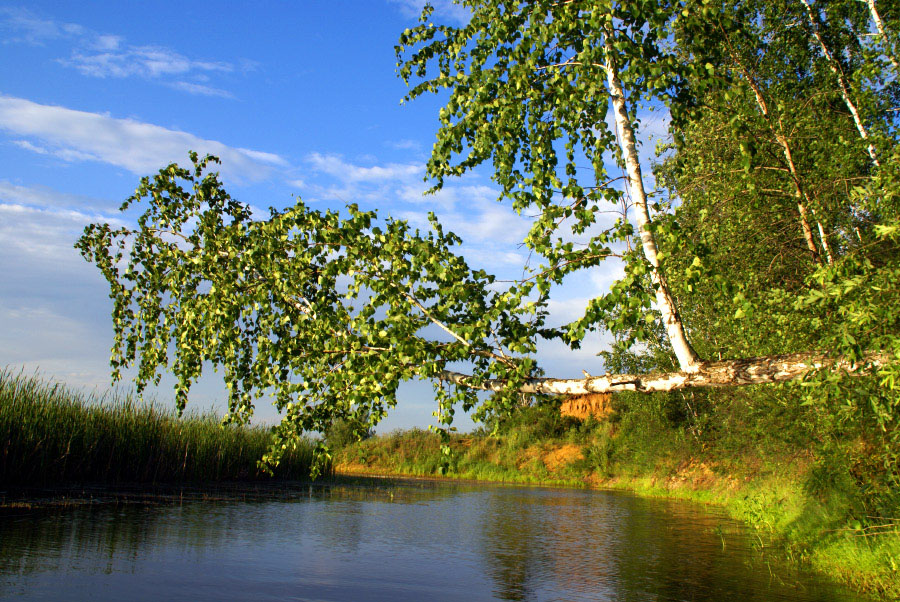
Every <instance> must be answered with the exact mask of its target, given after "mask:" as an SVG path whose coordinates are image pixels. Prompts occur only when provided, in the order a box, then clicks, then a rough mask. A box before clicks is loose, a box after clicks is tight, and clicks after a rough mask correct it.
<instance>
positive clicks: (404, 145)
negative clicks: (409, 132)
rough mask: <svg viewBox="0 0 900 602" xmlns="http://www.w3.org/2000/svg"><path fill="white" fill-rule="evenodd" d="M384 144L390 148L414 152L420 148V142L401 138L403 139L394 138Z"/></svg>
mask: <svg viewBox="0 0 900 602" xmlns="http://www.w3.org/2000/svg"><path fill="white" fill-rule="evenodd" d="M385 144H386V146H388V147H389V148H392V149H394V150H409V151H414V152H420V151H421V150H422V144H421V143H419V142H418V141H416V140H410V139H403V140H394V141H391V142H386V143H385Z"/></svg>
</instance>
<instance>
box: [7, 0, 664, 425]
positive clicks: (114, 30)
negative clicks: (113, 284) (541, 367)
mask: <svg viewBox="0 0 900 602" xmlns="http://www.w3.org/2000/svg"><path fill="white" fill-rule="evenodd" d="M422 4H423V2H420V1H418V0H332V1H319V0H307V1H303V2H296V1H295V2H259V3H253V4H252V9H251V8H249V6H250V5H248V4H247V3H241V2H232V3H222V2H217V3H212V2H192V3H187V4H185V3H177V4H176V3H164V2H140V3H138V2H116V3H111V2H85V3H61V2H39V1H30V2H28V3H27V4H7V3H0V271H2V273H3V278H2V280H0V366H4V365H6V366H9V367H10V368H12V369H15V370H18V369H24V370H26V371H27V372H33V371H35V370H37V371H39V373H40V374H42V375H44V376H46V377H48V378H52V379H55V380H58V381H61V382H66V383H68V384H71V385H74V386H79V387H86V388H93V389H98V390H105V389H106V388H108V386H109V367H108V363H107V362H108V355H109V347H110V345H111V342H112V329H111V326H110V321H109V312H110V307H111V306H110V302H109V300H108V298H107V293H108V289H107V287H106V284H105V282H104V281H103V280H102V279H101V277H100V275H99V273H98V272H97V271H96V269H95V268H93V267H92V266H90V265H88V264H86V263H85V262H84V261H83V260H82V259H81V257H80V255H79V254H78V253H77V251H75V250H74V249H73V248H72V244H73V243H74V241H75V239H76V238H77V237H78V236H79V234H80V233H81V230H82V229H83V228H84V226H85V225H86V224H88V223H90V222H93V221H112V222H116V221H117V220H118V221H125V222H128V220H130V219H133V215H131V216H129V215H124V216H123V215H120V214H119V213H118V212H117V208H118V206H119V205H120V204H121V202H122V201H123V200H124V199H125V198H126V197H128V196H129V195H130V194H131V193H132V192H133V191H134V188H135V187H136V185H137V183H138V180H139V178H140V176H143V175H148V174H151V173H153V172H155V171H156V170H158V169H159V168H160V167H162V166H164V165H166V164H168V163H170V162H172V161H180V162H186V161H187V152H188V150H196V151H198V152H201V153H204V152H211V153H213V154H216V155H219V156H220V157H221V158H222V160H223V165H222V168H221V172H222V175H223V178H224V179H225V181H226V183H227V186H228V188H229V191H230V192H231V193H232V195H233V196H234V197H235V198H237V199H239V200H241V201H244V202H247V203H250V204H252V205H255V206H259V207H267V206H276V207H283V206H286V205H288V204H291V203H292V202H293V195H300V196H301V197H302V198H303V199H304V201H306V202H308V203H311V204H312V205H313V206H314V207H317V208H322V209H324V208H328V207H334V208H337V207H341V206H343V205H345V204H347V203H351V202H356V203H359V204H360V205H361V206H363V207H364V208H377V209H379V211H380V212H381V214H382V215H386V214H390V215H393V216H395V217H403V218H406V219H409V220H410V221H411V222H412V223H414V224H417V225H424V224H425V215H426V214H427V212H428V211H431V210H433V211H435V212H436V213H437V214H438V216H439V218H440V219H441V221H442V222H443V223H444V224H445V226H446V227H447V228H449V229H451V230H453V231H454V232H456V233H457V234H459V235H460V236H462V238H463V240H464V241H465V251H464V254H465V255H466V257H467V258H468V259H469V261H470V262H471V263H472V264H473V265H475V266H477V267H484V268H486V269H488V271H491V272H494V273H499V274H501V275H504V274H506V275H512V274H517V273H518V274H520V273H521V267H522V265H523V263H524V261H525V253H524V252H523V250H522V249H520V248H519V247H518V245H517V243H518V242H519V241H521V239H522V237H523V235H524V233H525V232H526V230H527V228H528V221H527V219H526V218H524V217H520V216H517V215H516V214H515V213H513V212H512V211H511V210H510V209H509V208H508V207H507V206H505V205H502V204H498V203H497V202H496V192H495V188H494V186H493V185H492V183H491V181H490V178H489V174H488V173H476V174H474V175H472V176H469V177H466V178H465V179H463V180H460V181H456V182H452V183H450V184H449V185H448V186H447V187H446V189H445V190H444V191H442V192H441V193H440V194H439V195H437V196H429V197H423V196H422V191H423V190H425V189H426V188H427V187H428V185H427V184H426V183H424V182H423V176H424V163H425V160H426V159H427V155H428V150H429V149H430V147H431V144H432V141H433V140H434V133H435V131H436V127H437V123H438V122H437V111H438V108H439V107H440V99H439V98H428V99H422V100H417V101H416V102H414V103H412V104H405V105H403V106H401V105H400V100H401V98H402V97H403V95H404V94H405V91H406V88H405V85H404V84H403V82H402V81H400V80H399V79H398V78H397V77H396V74H395V58H394V50H393V47H394V44H395V43H396V40H397V38H398V36H399V34H400V32H402V31H403V29H405V28H406V27H410V26H411V25H413V24H414V23H415V22H416V19H417V15H418V13H419V10H420V7H421V5H422ZM436 8H437V10H436V17H435V18H436V19H440V20H442V21H445V22H450V23H455V24H459V23H462V22H464V21H465V18H466V13H465V11H464V9H462V8H460V7H458V6H454V5H451V4H450V3H449V2H446V1H439V2H436ZM645 121H646V120H645ZM663 121H664V120H663ZM663 121H660V122H659V123H657V125H660V124H663V125H664V123H663ZM618 273H620V272H619V267H618V266H616V265H610V266H608V267H607V268H604V269H601V270H598V271H596V272H595V273H592V274H589V275H585V276H584V277H583V278H582V279H581V280H580V281H579V282H578V283H576V284H574V285H568V286H567V287H564V288H563V289H561V290H560V295H559V296H558V297H557V298H556V300H555V301H554V305H553V309H554V315H556V316H558V320H559V321H560V322H563V321H568V320H571V319H573V318H575V317H576V316H577V312H578V310H579V309H582V308H583V307H584V303H585V301H586V300H587V299H588V298H590V297H592V296H595V295H597V294H599V293H601V292H603V291H604V290H605V289H606V288H607V287H608V285H609V283H610V282H611V281H612V279H614V278H615V277H616V276H617V274H618ZM602 340H603V337H602V336H601V335H596V336H595V337H594V338H593V339H592V342H593V343H594V344H592V345H588V346H587V349H585V350H583V351H579V352H577V353H574V354H573V353H571V352H566V350H564V349H561V348H559V347H557V346H552V345H551V346H548V347H547V348H546V349H543V350H542V352H541V360H542V361H543V362H544V364H545V365H546V366H547V367H548V372H549V373H551V374H552V375H554V376H579V375H580V374H581V370H582V369H586V370H588V371H589V372H592V373H599V372H602V366H599V367H598V360H597V359H596V358H595V357H594V354H595V353H596V352H597V351H599V350H600V347H599V345H600V344H602ZM216 376H217V375H215V374H213V375H211V377H206V376H204V378H203V380H202V382H201V383H200V384H199V385H198V386H197V387H196V389H195V392H194V394H193V395H192V401H191V403H192V404H193V405H194V406H195V407H198V408H201V409H206V408H209V407H214V408H218V409H221V408H222V407H223V403H222V399H223V398H224V394H223V391H224V389H223V388H222V387H221V383H220V379H218V378H216ZM156 395H157V397H158V398H159V399H160V400H162V401H164V402H166V403H169V402H170V400H171V398H172V397H171V393H170V391H169V390H168V389H167V388H165V387H163V388H161V389H160V390H159V391H158V392H156ZM430 395H431V389H430V386H428V385H425V384H423V383H413V384H411V385H409V386H406V387H404V388H403V390H402V391H401V404H400V405H399V406H398V408H397V409H396V410H395V411H394V413H393V414H392V415H391V416H390V417H389V418H388V419H387V420H386V421H385V422H384V423H383V425H382V427H381V428H380V429H379V430H382V431H384V430H390V429H393V428H398V427H409V426H413V425H416V426H426V425H428V424H431V423H433V418H432V417H431V412H432V411H433V410H434V409H435V404H434V403H433V401H432V400H431V397H430ZM257 416H258V418H259V419H260V420H263V421H273V420H275V419H276V418H277V416H276V413H275V411H274V409H272V408H271V407H270V406H269V405H268V403H267V402H266V401H264V400H263V401H261V402H260V403H259V404H258V409H257ZM469 425H470V423H469V422H467V421H465V420H463V421H462V422H461V424H460V426H461V427H462V428H466V427H467V426H469Z"/></svg>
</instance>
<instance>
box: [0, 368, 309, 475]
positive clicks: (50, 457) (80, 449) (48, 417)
mask: <svg viewBox="0 0 900 602" xmlns="http://www.w3.org/2000/svg"><path fill="white" fill-rule="evenodd" d="M270 441H271V438H270V434H269V431H268V429H266V428H264V427H244V426H234V425H229V426H226V427H223V426H222V424H221V419H220V418H219V417H217V416H214V415H212V414H202V415H198V414H187V415H185V416H183V417H178V416H176V414H175V412H174V411H172V410H168V409H164V408H162V407H160V406H159V405H156V404H153V403H140V402H138V401H136V400H134V399H133V398H131V397H128V396H107V397H103V398H99V397H96V396H90V395H84V394H82V393H79V392H77V391H75V390H73V389H70V388H67V387H65V386H62V385H59V384H54V383H51V382H47V381H44V380H42V379H40V378H38V377H36V376H26V375H23V374H14V373H11V372H9V371H5V370H0V484H2V485H3V486H4V487H46V486H59V485H66V484H73V483H87V484H104V485H117V484H130V485H131V484H142V483H217V482H225V481H255V480H268V479H269V478H270V477H268V475H265V474H263V473H261V472H260V471H259V470H258V468H257V461H258V460H259V459H260V458H261V457H262V456H263V454H264V453H265V451H266V449H267V448H268V446H269V444H270ZM312 447H313V446H312V444H310V443H308V442H303V443H301V444H300V445H298V446H297V447H296V448H295V449H293V450H289V452H288V453H286V454H285V456H284V459H283V460H282V462H281V465H280V466H279V467H278V469H277V470H276V474H275V477H276V478H278V479H297V480H302V479H307V478H309V470H310V465H311V462H312Z"/></svg>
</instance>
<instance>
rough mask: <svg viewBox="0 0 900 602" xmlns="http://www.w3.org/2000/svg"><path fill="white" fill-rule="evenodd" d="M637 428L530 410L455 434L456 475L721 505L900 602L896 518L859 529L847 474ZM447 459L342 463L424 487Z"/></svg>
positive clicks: (429, 442) (428, 441) (419, 450)
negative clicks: (412, 479)
mask: <svg viewBox="0 0 900 602" xmlns="http://www.w3.org/2000/svg"><path fill="white" fill-rule="evenodd" d="M632 418H634V416H631V417H629V416H628V414H625V415H624V416H623V415H621V414H620V415H619V417H618V418H615V419H613V420H611V421H606V422H603V423H600V422H595V421H589V422H586V423H582V422H578V421H575V420H574V419H566V418H561V417H560V416H559V415H558V412H557V413H555V414H554V413H553V411H552V408H551V411H547V410H544V409H540V408H530V409H528V410H526V411H524V412H523V413H522V415H520V416H518V417H517V418H515V419H514V420H513V421H511V423H509V424H507V425H506V426H505V427H504V428H503V429H501V433H500V434H499V435H498V436H493V437H491V436H487V435H486V434H485V433H483V432H481V433H479V432H476V433H474V434H470V435H454V436H453V438H452V441H451V449H452V454H451V456H450V458H449V466H448V468H449V471H448V472H447V474H446V476H450V477H458V478H466V479H483V480H491V481H505V482H517V483H543V484H558V485H575V486H590V487H601V488H618V489H627V490H632V491H635V492H637V493H639V494H641V495H648V496H664V497H676V498H683V499H691V500H695V501H699V502H705V503H714V504H717V505H721V506H724V507H725V508H726V509H727V511H728V512H729V513H730V514H731V515H732V516H734V517H735V518H738V519H741V520H743V521H745V522H747V523H748V524H749V525H751V526H752V527H753V528H754V529H756V530H758V533H759V535H760V538H759V541H760V542H763V541H765V542H766V545H767V546H775V547H777V548H779V549H781V550H782V551H783V553H784V554H785V555H787V556H788V557H790V558H792V559H793V560H795V561H797V562H799V563H801V564H803V565H806V566H808V567H811V568H812V569H814V570H818V571H821V572H824V573H826V574H829V575H832V576H834V577H836V578H838V579H839V580H841V581H843V582H845V583H849V584H851V585H853V586H855V587H856V588H858V589H860V590H864V591H867V592H869V593H875V594H880V595H881V596H883V597H884V598H885V599H897V598H898V597H900V532H898V528H900V521H898V520H897V519H896V516H897V515H896V514H895V515H894V516H892V517H891V516H878V517H874V516H873V517H869V518H868V519H866V518H865V517H862V520H860V518H859V516H858V515H857V510H858V508H857V504H856V499H855V497H854V492H853V490H852V488H851V487H850V486H849V485H848V484H847V483H846V482H845V481H844V480H843V479H841V478H840V474H832V475H823V474H822V471H821V466H820V465H819V463H818V462H817V459H816V458H814V457H813V456H812V454H811V453H810V452H808V451H807V450H804V449H802V448H793V447H790V446H777V445H773V444H772V441H771V437H768V436H767V438H766V441H768V444H767V445H762V443H761V441H762V440H759V441H756V442H755V443H758V445H754V444H753V443H754V442H752V441H751V442H749V443H750V444H749V445H745V446H744V448H743V450H742V451H741V452H740V453H737V452H736V450H735V449H734V447H733V446H731V445H726V444H725V443H721V442H720V443H719V446H718V447H716V446H710V445H709V444H708V442H705V441H703V438H701V437H694V436H692V434H691V432H690V430H689V429H687V430H685V429H677V428H655V427H657V426H661V425H660V424H657V425H653V424H652V422H640V423H639V426H638V424H632V423H630V420H631V419H632ZM645 418H646V416H645ZM701 441H703V442H701ZM443 458H444V456H443V455H442V453H441V449H440V438H439V437H438V436H437V435H436V434H434V433H430V432H428V431H423V430H410V431H405V432H395V433H392V434H389V435H383V436H378V437H373V438H370V439H367V440H364V441H361V442H359V443H352V444H346V445H343V446H340V447H339V449H338V450H337V451H336V452H335V454H334V461H335V467H336V470H337V471H338V472H351V473H352V472H356V473H370V474H371V473H385V474H401V475H416V476H438V475H439V474H441V466H442V461H443ZM897 514H900V511H898V513H897Z"/></svg>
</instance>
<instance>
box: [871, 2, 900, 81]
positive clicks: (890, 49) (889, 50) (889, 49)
mask: <svg viewBox="0 0 900 602" xmlns="http://www.w3.org/2000/svg"><path fill="white" fill-rule="evenodd" d="M866 4H868V5H869V14H870V15H871V16H872V20H873V21H874V22H875V29H877V30H878V35H879V36H881V42H882V43H883V44H884V53H885V54H886V55H887V57H888V60H889V61H890V62H891V65H893V66H894V71H900V65H898V64H897V59H896V57H894V46H893V44H892V43H891V41H890V40H889V39H888V37H887V34H886V33H885V31H884V22H883V21H882V20H881V15H879V14H878V9H877V8H875V0H866ZM898 75H900V73H898Z"/></svg>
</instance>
